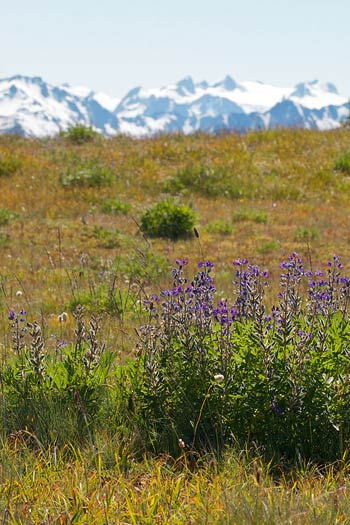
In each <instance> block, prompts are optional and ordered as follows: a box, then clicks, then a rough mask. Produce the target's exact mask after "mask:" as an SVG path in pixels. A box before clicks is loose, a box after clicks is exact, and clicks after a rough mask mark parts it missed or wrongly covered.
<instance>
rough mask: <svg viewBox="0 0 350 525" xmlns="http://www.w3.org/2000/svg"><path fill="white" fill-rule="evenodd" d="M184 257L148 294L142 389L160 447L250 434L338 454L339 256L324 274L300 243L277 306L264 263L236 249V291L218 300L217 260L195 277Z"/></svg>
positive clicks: (212, 445) (345, 340)
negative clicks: (309, 265)
mask: <svg viewBox="0 0 350 525" xmlns="http://www.w3.org/2000/svg"><path fill="white" fill-rule="evenodd" d="M187 262H188V261H187V259H178V260H177V261H176V265H175V267H174V269H173V270H172V279H173V282H172V286H171V287H170V288H168V289H164V290H162V291H161V292H160V294H159V295H151V296H150V297H149V298H147V300H146V301H145V306H146V308H147V312H148V316H149V319H148V323H146V324H145V325H143V326H142V327H141V330H140V351H139V362H138V366H139V370H140V375H139V383H138V385H137V389H136V399H137V401H138V403H139V405H138V410H139V412H138V417H139V422H140V424H141V425H142V428H143V431H146V435H148V436H149V439H150V443H151V444H152V446H153V447H154V448H155V449H156V450H164V448H165V449H167V450H168V451H169V450H170V451H171V452H172V453H176V452H177V453H180V450H179V442H181V443H184V444H185V446H186V449H188V450H196V451H199V450H203V449H204V450H208V449H210V450H213V449H214V450H221V449H222V447H224V446H225V445H228V444H232V443H234V442H235V443H237V442H238V443H241V444H242V445H243V444H244V443H247V441H248V442H250V443H251V442H254V443H256V444H258V445H259V446H262V447H263V448H264V449H265V450H266V451H269V452H270V453H274V454H276V453H277V454H283V455H285V456H288V457H290V456H293V457H295V455H297V454H301V455H303V456H305V457H307V458H315V457H318V456H320V457H323V458H324V457H328V458H332V457H337V455H338V456H339V454H341V453H342V452H343V451H344V447H345V446H346V445H347V444H348V443H350V424H349V423H348V421H349V417H350V409H348V408H347V407H348V405H347V404H346V403H345V402H344V399H347V397H346V396H347V388H348V386H347V385H348V381H347V380H346V377H347V373H348V372H347V371H348V364H349V353H348V344H349V340H350V339H349V338H350V326H349V317H348V309H349V288H350V284H349V279H348V278H347V277H345V276H344V275H343V273H342V272H343V266H342V264H341V262H340V260H339V258H338V257H336V256H334V257H333V259H332V260H331V261H330V262H329V263H328V265H327V269H326V270H325V271H322V272H321V271H312V270H307V269H305V267H304V263H303V261H302V260H301V258H300V257H299V256H298V254H296V253H295V252H294V253H292V254H291V255H290V257H289V258H288V259H287V260H286V261H284V262H282V263H281V264H280V291H279V292H278V295H277V297H276V303H275V305H274V306H272V307H268V306H267V304H266V300H265V290H266V288H267V287H268V284H269V273H268V271H267V270H265V269H260V268H259V267H258V266H257V265H254V264H250V263H249V262H248V260H246V259H236V260H235V261H234V262H233V267H234V277H233V290H232V292H233V293H232V296H231V298H217V297H216V295H217V292H216V289H215V284H214V280H213V271H214V269H213V264H212V263H211V262H210V261H201V262H200V263H199V264H198V270H197V272H196V274H195V275H194V277H192V278H189V277H188V275H187ZM340 393H341V394H340ZM344 396H345V397H344ZM320 435H322V440H321V439H319V436H320Z"/></svg>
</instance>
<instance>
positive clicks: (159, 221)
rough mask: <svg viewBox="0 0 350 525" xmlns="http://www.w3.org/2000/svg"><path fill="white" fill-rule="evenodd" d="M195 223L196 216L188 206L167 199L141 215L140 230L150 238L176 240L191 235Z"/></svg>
mask: <svg viewBox="0 0 350 525" xmlns="http://www.w3.org/2000/svg"><path fill="white" fill-rule="evenodd" d="M195 221H196V215H195V213H194V211H193V210H192V209H191V208H190V207H189V206H186V205H184V204H183V205H181V204H177V203H176V202H175V201H174V200H172V199H167V200H165V201H162V202H159V203H158V204H155V205H154V206H153V207H152V208H150V209H148V210H147V211H146V212H145V213H144V214H143V215H142V217H141V228H142V231H143V232H145V233H146V234H147V235H149V236H150V237H166V238H168V239H172V240H176V239H178V238H179V237H186V236H188V235H191V234H192V231H193V227H194V225H195Z"/></svg>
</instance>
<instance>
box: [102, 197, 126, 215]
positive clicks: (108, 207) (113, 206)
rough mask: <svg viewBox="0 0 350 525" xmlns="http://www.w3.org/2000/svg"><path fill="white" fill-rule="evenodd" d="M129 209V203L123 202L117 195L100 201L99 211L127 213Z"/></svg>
mask: <svg viewBox="0 0 350 525" xmlns="http://www.w3.org/2000/svg"><path fill="white" fill-rule="evenodd" d="M130 210H131V204H128V203H127V202H123V201H122V200H120V199H119V198H118V197H111V198H109V199H105V200H104V201H103V202H102V203H101V211H102V212H103V213H110V214H113V215H127V214H128V213H129V211H130Z"/></svg>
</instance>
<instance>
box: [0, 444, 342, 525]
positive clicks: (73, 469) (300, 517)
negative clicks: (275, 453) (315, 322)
mask: <svg viewBox="0 0 350 525" xmlns="http://www.w3.org/2000/svg"><path fill="white" fill-rule="evenodd" d="M70 452H71V460H70V461H67V460H64V459H63V458H62V457H61V456H60V455H59V454H57V453H55V452H52V453H48V452H45V453H42V454H34V453H33V452H30V451H29V450H28V449H26V448H20V447H17V446H14V447H13V448H12V449H10V448H8V447H5V449H3V450H2V468H1V485H0V505H1V515H0V519H2V523H8V524H10V523H11V524H12V523H16V524H26V525H28V524H32V523H33V524H42V525H44V524H71V523H75V524H77V525H78V524H81V525H82V524H89V525H92V524H96V525H98V524H108V523H109V524H123V525H129V524H134V525H141V524H149V525H153V524H163V523H164V524H165V523H166V524H198V525H203V524H210V525H216V524H217V525H219V524H220V525H221V524H237V525H238V524H241V525H246V524H261V523H266V524H269V525H270V524H278V525H281V524H300V525H308V524H315V525H316V524H317V525H331V524H339V523H343V524H345V523H350V479H349V473H350V470H349V466H348V465H345V466H343V467H339V470H336V469H335V468H333V467H329V468H328V469H326V470H324V471H323V472H320V471H318V470H317V469H316V468H307V467H306V468H304V469H303V468H300V470H299V471H298V472H290V473H288V474H287V475H281V474H280V475H278V472H277V473H276V472H275V476H273V475H272V474H271V473H270V472H269V469H268V467H266V466H264V465H263V463H262V462H260V461H259V460H255V461H249V460H248V459H247V457H246V455H244V454H242V455H240V456H237V455H234V454H233V453H231V454H227V455H226V456H225V458H224V459H223V460H222V461H221V462H220V463H215V462H214V461H209V460H206V461H203V464H202V465H201V466H199V467H198V468H196V470H195V471H193V470H191V469H190V468H189V466H190V465H189V462H188V461H187V460H186V458H184V457H182V458H180V459H179V460H178V461H177V462H176V463H174V462H173V461H171V460H170V459H169V458H161V459H158V460H150V461H147V460H146V459H145V460H144V462H142V463H136V462H133V461H130V463H129V465H128V466H127V468H126V465H125V458H124V459H118V458H117V457H116V458H115V464H114V466H113V467H111V468H109V469H106V468H105V467H104V465H103V460H102V458H101V456H99V455H93V454H92V453H91V451H90V454H89V451H86V452H84V453H81V452H79V451H74V449H71V450H70ZM74 456H75V457H74Z"/></svg>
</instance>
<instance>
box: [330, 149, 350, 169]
mask: <svg viewBox="0 0 350 525" xmlns="http://www.w3.org/2000/svg"><path fill="white" fill-rule="evenodd" d="M334 169H335V170H337V171H341V172H343V173H347V174H349V175H350V151H344V152H343V153H341V154H340V155H339V157H338V158H337V160H336V161H335V163H334Z"/></svg>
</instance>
